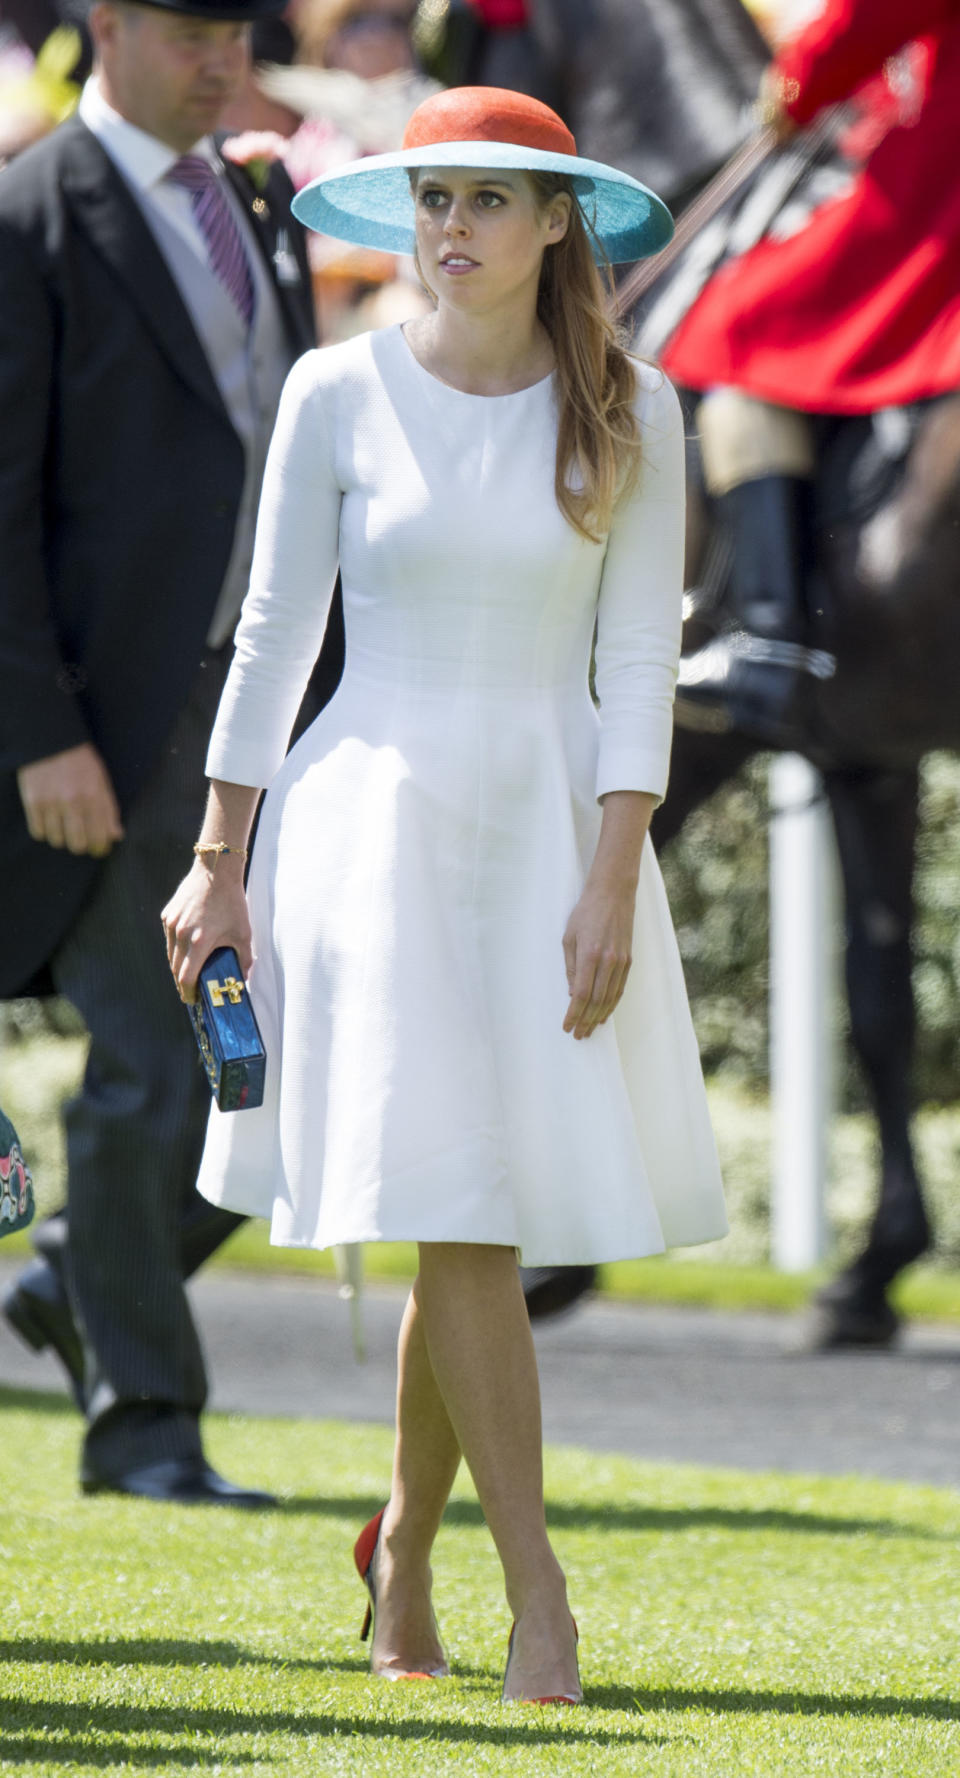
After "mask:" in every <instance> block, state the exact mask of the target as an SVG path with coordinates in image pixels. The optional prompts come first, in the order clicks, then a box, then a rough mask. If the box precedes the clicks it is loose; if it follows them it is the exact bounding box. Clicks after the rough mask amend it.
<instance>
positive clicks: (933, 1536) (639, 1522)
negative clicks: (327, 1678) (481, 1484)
mask: <svg viewBox="0 0 960 1778" xmlns="http://www.w3.org/2000/svg"><path fill="white" fill-rule="evenodd" d="M382 1505H383V1496H382V1495H376V1496H374V1495H359V1496H357V1495H323V1494H293V1495H290V1496H289V1498H286V1499H282V1500H281V1502H280V1511H281V1512H283V1513H289V1514H291V1515H296V1514H299V1513H304V1514H316V1515H317V1516H318V1517H320V1518H335V1519H339V1518H342V1519H346V1520H350V1521H352V1520H354V1519H356V1520H359V1521H360V1522H364V1521H365V1520H366V1519H368V1518H370V1517H372V1515H373V1514H374V1513H375V1512H378V1511H379V1509H380V1507H381V1506H382ZM443 1522H444V1524H445V1525H446V1526H448V1527H449V1526H452V1525H463V1526H470V1527H477V1526H482V1525H483V1524H484V1523H485V1520H484V1517H483V1513H482V1512H481V1510H480V1506H479V1503H478V1502H477V1501H475V1500H451V1501H450V1503H449V1505H448V1506H447V1509H446V1512H445V1513H444V1516H443ZM547 1523H548V1525H550V1526H551V1527H552V1528H553V1529H554V1530H569V1531H614V1532H616V1531H650V1532H663V1531H687V1530H690V1529H693V1528H695V1527H700V1526H709V1527H711V1528H713V1529H720V1530H726V1531H739V1532H745V1533H746V1534H747V1535H748V1536H753V1535H754V1534H755V1533H756V1532H758V1531H789V1532H794V1533H798V1534H800V1535H803V1536H814V1537H828V1536H829V1537H854V1536H858V1535H860V1534H861V1533H862V1532H864V1531H868V1532H870V1533H872V1534H873V1535H874V1536H876V1537H907V1538H916V1539H917V1540H919V1541H921V1542H931V1543H941V1542H944V1541H949V1542H953V1541H954V1539H953V1537H952V1535H950V1534H948V1533H946V1532H938V1531H931V1530H929V1529H928V1528H927V1527H926V1526H922V1525H909V1524H906V1525H905V1524H901V1523H900V1522H899V1521H897V1520H896V1519H871V1518H861V1517H858V1516H855V1515H844V1514H838V1513H816V1512H791V1511H790V1509H789V1508H780V1507H732V1506H689V1507H685V1506H644V1505H642V1504H630V1505H627V1506H617V1505H615V1504H612V1503H608V1502H599V1503H596V1504H592V1505H591V1504H588V1503H585V1502H581V1501H576V1502H571V1501H565V1500H551V1499H549V1498H548V1499H547Z"/></svg>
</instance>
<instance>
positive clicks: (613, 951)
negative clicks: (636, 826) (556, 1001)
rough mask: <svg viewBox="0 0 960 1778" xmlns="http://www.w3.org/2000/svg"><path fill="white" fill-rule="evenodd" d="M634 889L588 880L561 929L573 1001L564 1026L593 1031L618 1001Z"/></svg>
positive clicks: (580, 1033) (626, 967)
mask: <svg viewBox="0 0 960 1778" xmlns="http://www.w3.org/2000/svg"><path fill="white" fill-rule="evenodd" d="M635 904H636V889H635V888H634V887H633V886H632V885H627V884H623V883H618V884H616V885H614V884H612V883H604V882H602V881H601V882H588V883H587V885H586V888H585V889H584V891H583V894H582V895H581V897H580V900H579V901H578V902H577V905H576V907H575V908H574V910H573V913H572V914H571V915H570V918H569V920H568V921H567V930H566V932H565V933H564V935H563V955H564V959H565V962H566V966H567V986H568V988H569V990H570V1004H569V1006H568V1008H567V1014H566V1017H565V1019H564V1021H563V1029H564V1030H565V1031H572V1033H573V1035H574V1037H589V1036H590V1033H591V1031H593V1030H595V1029H596V1027H597V1025H602V1024H604V1023H605V1022H606V1020H607V1019H608V1018H609V1017H610V1014H611V1013H612V1012H613V1010H614V1008H615V1007H616V1005H617V1003H618V1001H619V999H620V996H621V994H622V993H623V990H624V988H625V987H626V983H627V976H628V975H629V973H630V960H631V950H632V943H633V916H634V907H635Z"/></svg>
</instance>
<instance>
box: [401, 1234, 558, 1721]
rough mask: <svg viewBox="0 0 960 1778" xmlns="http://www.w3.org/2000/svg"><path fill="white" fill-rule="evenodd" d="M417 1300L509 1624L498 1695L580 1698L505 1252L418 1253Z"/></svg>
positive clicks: (517, 1292)
mask: <svg viewBox="0 0 960 1778" xmlns="http://www.w3.org/2000/svg"><path fill="white" fill-rule="evenodd" d="M417 1296H418V1303H419V1307H420V1310H421V1312H422V1316H423V1335H424V1338H425V1349H426V1352H427V1354H428V1356H429V1361H430V1365H431V1368H432V1373H433V1376H434V1379H435V1386H436V1388H437V1389H438V1391H439V1394H440V1396H441V1397H442V1400H443V1402H444V1404H445V1407H446V1412H447V1415H448V1416H449V1424H450V1427H451V1431H452V1433H453V1435H454V1437H455V1439H456V1443H457V1444H458V1446H459V1448H460V1450H461V1451H462V1452H463V1455H464V1457H465V1458H466V1461H467V1463H468V1465H469V1468H470V1473H471V1475H472V1476H473V1480H474V1483H475V1485H476V1489H477V1494H478V1495H479V1498H480V1505H481V1507H482V1508H483V1512H484V1516H485V1518H486V1521H487V1524H488V1525H489V1527H490V1532H491V1535H492V1537H493V1540H494V1543H495V1544H496V1546H497V1551H498V1553H499V1556H500V1560H501V1562H502V1563H503V1570H504V1578H505V1582H506V1592H507V1600H508V1602H509V1605H510V1609H511V1611H512V1613H513V1618H514V1622H515V1625H516V1629H515V1633H514V1648H513V1659H512V1661H511V1664H510V1673H509V1683H508V1688H507V1689H508V1696H510V1697H515V1698H537V1697H544V1696H553V1695H557V1694H562V1693H568V1694H571V1695H573V1696H579V1682H578V1678H577V1659H576V1644H575V1639H574V1632H573V1625H572V1622H571V1618H570V1613H569V1609H568V1607H567V1596H566V1583H565V1580H564V1577H563V1573H562V1570H561V1568H560V1566H559V1563H558V1562H557V1559H556V1557H555V1555H554V1553H553V1550H552V1549H551V1547H550V1542H549V1539H548V1537H547V1528H546V1520H545V1515H544V1504H543V1462H542V1437H541V1428H540V1386H539V1380H538V1377H537V1362H536V1354H535V1352H534V1347H533V1338H532V1335H531V1332H530V1322H529V1318H528V1316H527V1311H526V1307H525V1305H524V1301H523V1292H522V1290H521V1287H520V1280H519V1277H518V1274H517V1265H516V1258H515V1255H514V1253H513V1250H512V1248H507V1247H492V1246H472V1245H467V1244H465V1243H445V1242H444V1243H434V1242H429V1243H428V1242H423V1243H421V1247H420V1277H419V1280H418V1292H417ZM411 1430H412V1429H411Z"/></svg>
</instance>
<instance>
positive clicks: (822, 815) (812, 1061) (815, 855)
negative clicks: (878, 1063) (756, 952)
mask: <svg viewBox="0 0 960 1778" xmlns="http://www.w3.org/2000/svg"><path fill="white" fill-rule="evenodd" d="M820 793H821V784H820V777H819V774H818V773H817V772H816V771H815V770H814V768H813V767H812V766H811V765H810V764H809V763H808V761H807V760H805V759H803V758H802V757H801V756H800V755H799V754H797V753H787V754H783V755H780V756H779V757H778V758H776V759H775V760H774V762H773V764H772V765H771V768H770V805H771V817H772V818H771V831H770V1089H771V1099H772V1111H773V1155H772V1161H773V1169H772V1171H773V1182H772V1192H771V1203H770V1237H771V1253H772V1258H773V1263H774V1265H775V1266H777V1267H778V1268H779V1270H780V1271H782V1272H802V1271H806V1270H807V1269H808V1268H809V1267H810V1266H814V1265H816V1264H817V1261H818V1260H819V1259H821V1258H822V1256H823V1251H824V1233H825V1224H824V1182H825V1179H826V1147H827V1128H828V1119H829V1115H830V1109H831V1091H830V1086H831V1082H830V1075H831V1059H832V1058H831V1038H830V1017H829V1015H830V1008H829V991H830V983H831V979H832V957H831V952H832V934H831V924H832V922H831V919H830V905H831V887H832V851H831V845H832V840H831V834H830V826H829V813H828V811H827V809H826V807H825V805H824V803H823V801H822V798H821V794H820Z"/></svg>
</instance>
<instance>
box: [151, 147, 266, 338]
mask: <svg viewBox="0 0 960 1778" xmlns="http://www.w3.org/2000/svg"><path fill="white" fill-rule="evenodd" d="M167 178H168V179H169V180H170V181H171V183H172V184H173V185H179V186H180V187H181V188H182V189H183V190H184V191H188V192H189V193H190V201H191V203H192V205H193V214H194V218H195V220H196V223H197V226H198V228H199V229H200V233H201V234H202V236H203V238H204V240H205V242H206V244H207V252H208V253H209V255H210V267H211V270H212V271H213V272H214V273H215V274H216V276H217V277H218V278H219V280H220V282H221V284H222V285H223V287H224V289H225V290H226V292H227V294H228V296H229V297H230V298H231V300H232V301H233V302H235V303H236V305H237V308H238V309H239V311H240V313H241V315H242V316H243V319H244V321H245V322H246V325H247V326H248V327H249V326H250V323H251V321H252V320H253V279H252V277H251V276H250V266H249V263H248V261H247V255H246V250H245V248H244V245H243V240H242V238H241V235H240V230H239V228H238V227H237V224H236V222H235V221H234V218H233V213H232V211H231V209H230V205H229V204H228V202H227V200H226V198H225V197H224V195H223V192H222V190H221V188H220V181H219V179H218V178H217V175H216V173H215V172H214V170H213V168H212V166H211V165H210V162H209V161H205V160H204V159H203V157H202V156H201V155H199V154H184V155H181V157H180V159H179V160H178V161H176V162H175V163H174V165H173V166H172V167H171V168H170V171H169V172H168V173H167Z"/></svg>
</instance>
